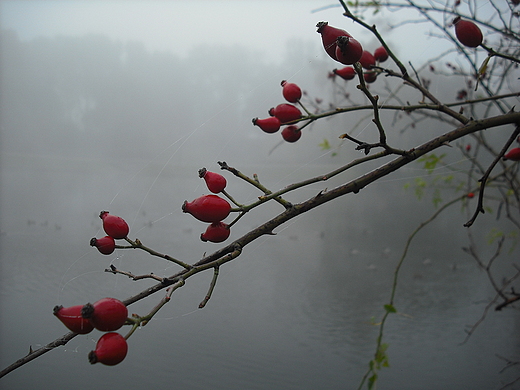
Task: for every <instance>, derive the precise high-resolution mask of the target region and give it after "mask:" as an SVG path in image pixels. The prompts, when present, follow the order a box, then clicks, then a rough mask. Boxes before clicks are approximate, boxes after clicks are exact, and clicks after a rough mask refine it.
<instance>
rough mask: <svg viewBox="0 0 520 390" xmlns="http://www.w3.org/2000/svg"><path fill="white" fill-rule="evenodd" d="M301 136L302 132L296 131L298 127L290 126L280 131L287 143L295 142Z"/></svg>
mask: <svg viewBox="0 0 520 390" xmlns="http://www.w3.org/2000/svg"><path fill="white" fill-rule="evenodd" d="M301 136H302V132H301V131H300V129H298V126H295V125H290V126H287V127H286V128H285V129H283V130H282V137H283V139H284V140H286V141H287V142H296V141H298V140H299V139H300V137H301Z"/></svg>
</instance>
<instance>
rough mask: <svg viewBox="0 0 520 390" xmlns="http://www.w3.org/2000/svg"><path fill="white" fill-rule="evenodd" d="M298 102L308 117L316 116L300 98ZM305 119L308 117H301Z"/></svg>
mask: <svg viewBox="0 0 520 390" xmlns="http://www.w3.org/2000/svg"><path fill="white" fill-rule="evenodd" d="M298 104H299V105H300V107H301V108H302V109H303V111H305V113H306V114H307V116H308V117H309V118H308V119H312V117H313V116H314V115H313V114H312V113H311V112H310V111H309V110H307V108H306V107H305V106H304V105H303V103H302V101H301V100H298ZM304 119H307V118H302V119H300V121H301V120H304Z"/></svg>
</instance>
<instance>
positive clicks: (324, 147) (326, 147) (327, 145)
mask: <svg viewBox="0 0 520 390" xmlns="http://www.w3.org/2000/svg"><path fill="white" fill-rule="evenodd" d="M318 146H319V147H321V150H329V149H330V143H329V140H328V139H327V138H323V142H322V143H321V144H318Z"/></svg>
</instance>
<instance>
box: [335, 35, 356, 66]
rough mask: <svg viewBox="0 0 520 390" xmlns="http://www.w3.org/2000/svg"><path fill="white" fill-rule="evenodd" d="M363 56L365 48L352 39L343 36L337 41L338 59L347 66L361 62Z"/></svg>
mask: <svg viewBox="0 0 520 390" xmlns="http://www.w3.org/2000/svg"><path fill="white" fill-rule="evenodd" d="M362 54H363V47H362V46H361V44H360V43H359V42H358V41H356V40H355V39H354V38H352V37H345V36H341V37H338V39H337V47H336V58H337V59H338V61H339V62H341V63H342V64H345V65H352V64H355V63H356V62H358V61H359V59H360V58H361V55H362Z"/></svg>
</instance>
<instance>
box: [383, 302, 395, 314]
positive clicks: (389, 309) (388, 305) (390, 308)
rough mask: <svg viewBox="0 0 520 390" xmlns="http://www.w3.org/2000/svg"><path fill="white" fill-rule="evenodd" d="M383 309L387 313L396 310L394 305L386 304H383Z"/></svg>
mask: <svg viewBox="0 0 520 390" xmlns="http://www.w3.org/2000/svg"><path fill="white" fill-rule="evenodd" d="M385 310H386V311H387V312H388V313H397V310H396V309H395V307H394V305H390V304H386V305H385Z"/></svg>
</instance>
